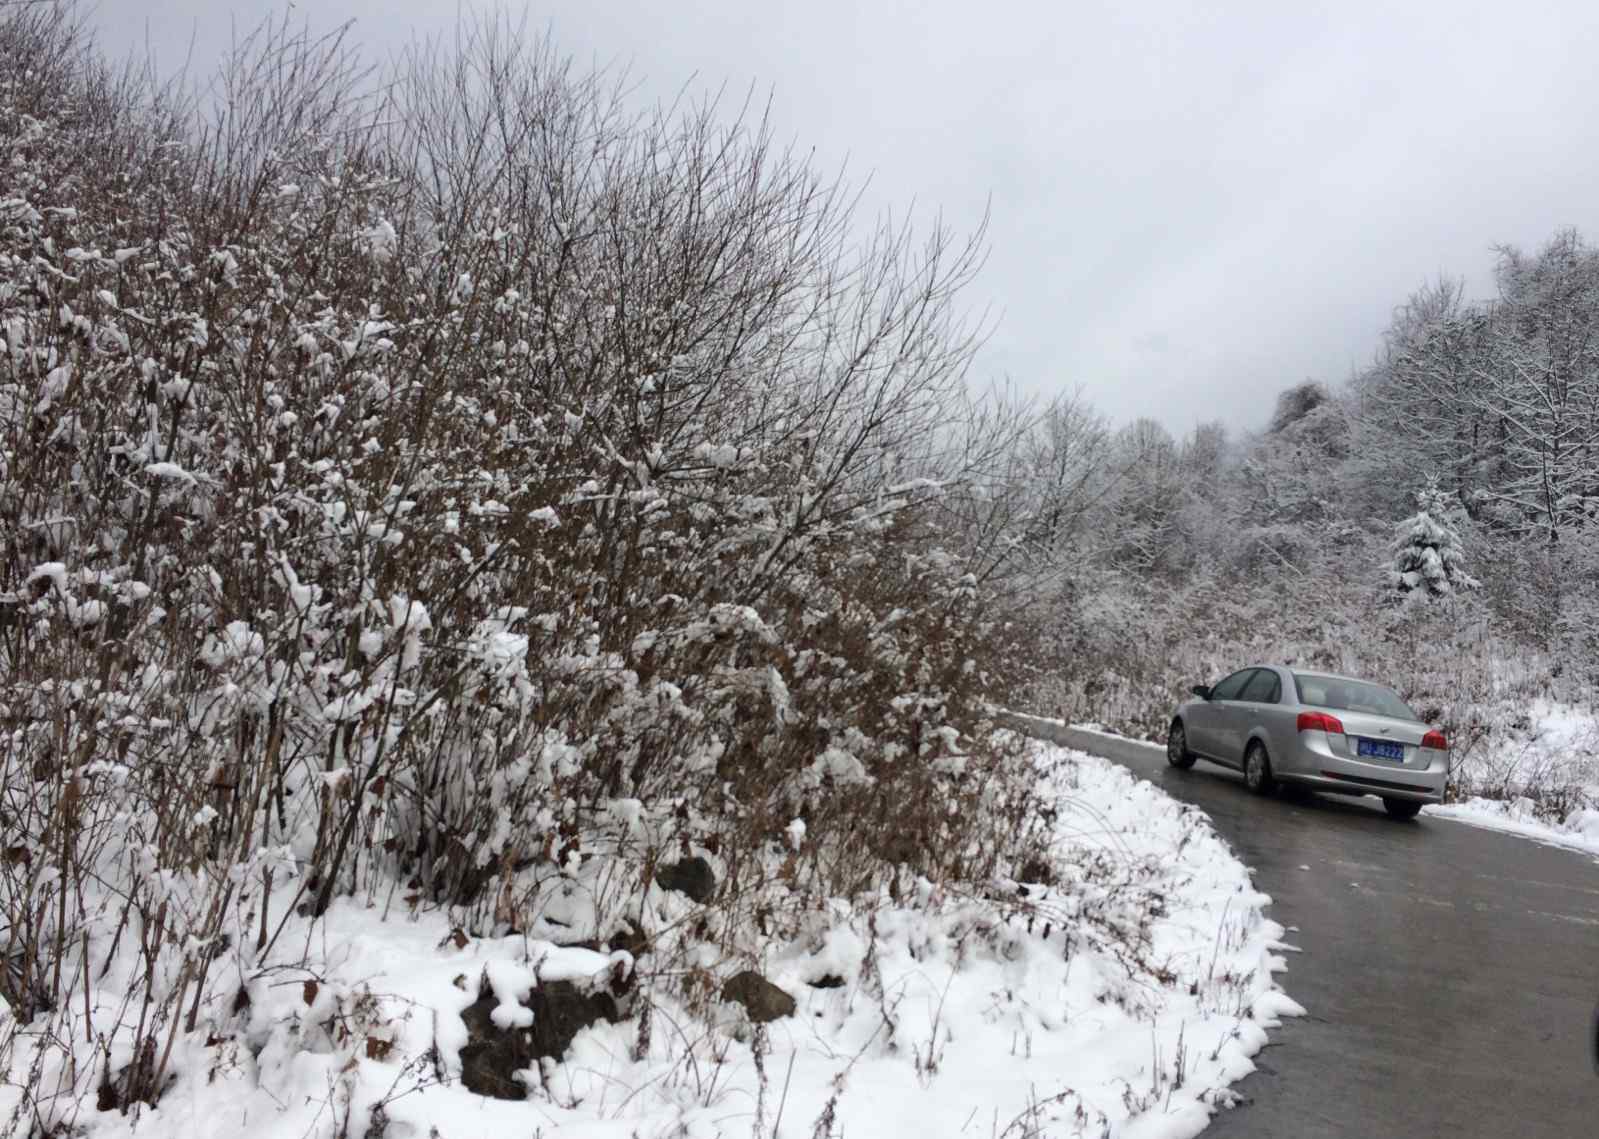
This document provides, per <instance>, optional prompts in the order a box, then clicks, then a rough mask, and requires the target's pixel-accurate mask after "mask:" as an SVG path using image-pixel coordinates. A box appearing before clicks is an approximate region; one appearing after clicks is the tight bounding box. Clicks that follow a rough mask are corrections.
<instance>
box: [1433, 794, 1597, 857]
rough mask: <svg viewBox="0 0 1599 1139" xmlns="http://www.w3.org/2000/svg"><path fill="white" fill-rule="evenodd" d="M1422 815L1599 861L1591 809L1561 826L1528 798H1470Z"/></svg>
mask: <svg viewBox="0 0 1599 1139" xmlns="http://www.w3.org/2000/svg"><path fill="white" fill-rule="evenodd" d="M1422 814H1423V815H1425V816H1427V817H1429V818H1435V819H1449V820H1452V821H1454V822H1457V823H1466V824H1468V825H1470V826H1474V827H1483V828H1484V829H1487V830H1495V831H1503V832H1504V833H1506V834H1513V835H1518V836H1520V837H1521V838H1530V839H1532V840H1533V841H1534V842H1541V843H1545V844H1547V845H1549V846H1558V847H1562V848H1564V849H1566V850H1575V851H1578V852H1580V853H1582V854H1588V855H1591V856H1593V857H1594V858H1599V811H1596V810H1594V809H1593V808H1591V807H1584V808H1580V809H1578V810H1576V811H1573V812H1572V813H1571V814H1570V815H1568V816H1567V817H1566V819H1565V821H1564V822H1563V823H1559V824H1556V823H1553V822H1550V821H1549V820H1548V819H1546V818H1544V817H1542V816H1541V815H1540V814H1539V812H1538V808H1537V804H1535V803H1534V802H1533V801H1532V800H1531V799H1526V798H1519V799H1485V798H1471V799H1466V800H1463V801H1462V802H1459V803H1445V804H1442V805H1441V806H1436V807H1425V808H1423V809H1422Z"/></svg>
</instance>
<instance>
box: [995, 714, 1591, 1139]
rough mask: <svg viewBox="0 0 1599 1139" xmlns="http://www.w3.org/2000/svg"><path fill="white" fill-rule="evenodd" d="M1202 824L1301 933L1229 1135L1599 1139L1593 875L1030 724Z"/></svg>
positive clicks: (1536, 850)
mask: <svg viewBox="0 0 1599 1139" xmlns="http://www.w3.org/2000/svg"><path fill="white" fill-rule="evenodd" d="M1016 726H1018V727H1021V728H1023V730H1025V731H1027V732H1028V733H1029V734H1032V735H1037V736H1042V737H1044V738H1048V739H1052V740H1054V741H1055V742H1057V743H1062V744H1065V745H1067V746H1069V747H1074V748H1078V749H1081V750H1083V751H1088V752H1091V753H1093V754H1096V755H1101V756H1104V757H1105V758H1107V759H1112V760H1115V761H1117V762H1119V763H1121V764H1124V765H1125V766H1127V767H1129V768H1131V769H1132V770H1133V771H1134V772H1135V773H1137V774H1138V775H1140V776H1142V777H1144V778H1147V779H1149V780H1150V781H1151V782H1153V783H1155V784H1156V785H1157V786H1159V787H1161V788H1162V789H1163V790H1165V791H1166V792H1168V793H1169V794H1171V795H1172V796H1173V797H1175V798H1178V799H1182V800H1183V801H1185V802H1189V803H1193V804H1195V805H1196V806H1198V807H1200V808H1201V809H1203V810H1204V811H1205V812H1206V813H1208V814H1209V815H1210V817H1211V819H1212V820H1213V821H1214V823H1215V826H1216V829H1217V831H1218V832H1219V833H1220V834H1221V835H1222V836H1223V837H1224V838H1226V839H1227V841H1228V842H1230V843H1231V844H1232V846H1233V848H1234V849H1235V850H1236V851H1237V852H1238V855H1239V857H1240V858H1242V859H1243V861H1244V862H1245V863H1246V864H1248V865H1249V866H1250V867H1252V868H1253V870H1254V874H1255V883H1256V885H1257V887H1258V888H1259V889H1261V890H1262V891H1264V892H1265V893H1267V894H1269V895H1271V897H1272V906H1271V909H1270V911H1269V913H1270V915H1271V917H1272V918H1273V920H1275V921H1277V922H1279V923H1281V924H1282V925H1284V926H1286V927H1288V929H1289V931H1290V932H1289V933H1288V935H1287V941H1288V943H1289V944H1291V945H1295V946H1298V947H1299V948H1300V949H1301V950H1302V952H1300V953H1292V954H1289V955H1288V970H1289V971H1288V973H1287V974H1286V975H1283V976H1281V977H1279V980H1280V981H1281V982H1282V984H1283V987H1284V988H1285V989H1286V990H1287V992H1288V994H1289V995H1290V996H1292V997H1293V998H1294V999H1295V1000H1297V1001H1298V1002H1299V1003H1300V1004H1302V1005H1304V1006H1305V1008H1306V1010H1307V1011H1308V1014H1309V1015H1308V1016H1305V1017H1302V1018H1298V1019H1294V1020H1288V1021H1285V1022H1284V1024H1283V1027H1282V1028H1281V1029H1279V1030H1276V1031H1274V1032H1273V1033H1272V1040H1271V1044H1270V1045H1268V1047H1267V1049H1266V1050H1265V1051H1263V1052H1262V1053H1261V1054H1260V1055H1259V1056H1257V1057H1256V1061H1255V1062H1256V1064H1257V1066H1258V1069H1259V1070H1258V1071H1256V1072H1255V1073H1254V1074H1253V1075H1251V1076H1249V1077H1247V1078H1245V1079H1244V1080H1243V1081H1241V1082H1240V1083H1239V1084H1237V1085H1235V1087H1234V1090H1235V1091H1237V1092H1239V1093H1241V1094H1242V1095H1243V1096H1244V1097H1245V1098H1246V1100H1247V1102H1246V1104H1245V1105H1244V1106H1240V1107H1239V1108H1237V1109H1236V1110H1233V1111H1224V1112H1222V1113H1220V1114H1219V1115H1217V1116H1216V1118H1215V1120H1214V1121H1213V1122H1212V1124H1211V1126H1210V1128H1209V1129H1208V1130H1207V1131H1206V1136H1207V1139H1208V1137H1211V1136H1215V1137H1220V1139H1235V1137H1238V1139H1242V1137H1251V1139H1253V1137H1256V1136H1258V1137H1260V1139H1321V1137H1323V1136H1326V1137H1332V1136H1339V1137H1345V1136H1362V1137H1364V1136H1371V1137H1385V1136H1406V1137H1412V1136H1414V1137H1422V1136H1449V1137H1450V1139H1456V1137H1464V1136H1473V1137H1475V1136H1484V1137H1493V1139H1498V1137H1501V1136H1503V1137H1506V1139H1511V1137H1514V1139H1533V1137H1537V1136H1548V1137H1550V1139H1557V1137H1558V1139H1573V1137H1575V1136H1583V1135H1596V1134H1599V1074H1596V1072H1595V1068H1594V1058H1593V1051H1592V1050H1593V1032H1594V1015H1595V1003H1596V1001H1599V864H1596V863H1595V862H1594V861H1593V860H1592V859H1591V858H1588V857H1586V856H1584V855H1581V854H1577V853H1574V852H1572V851H1568V850H1562V849H1557V848H1554V847H1550V846H1544V845H1540V844H1538V843H1535V842H1531V841H1529V840H1527V839H1524V838H1519V837H1516V836H1512V835H1506V834H1501V833H1497V832H1493V831H1487V830H1483V829H1481V828H1477V827H1471V826H1468V825H1465V824H1462V823H1457V822H1452V821H1449V820H1446V819H1434V818H1429V817H1427V816H1423V817H1422V818H1421V819H1419V820H1417V821H1415V822H1411V823H1396V822H1394V821H1393V820H1391V819H1389V818H1388V817H1387V816H1386V815H1385V814H1384V813H1383V812H1382V809H1381V806H1380V804H1378V802H1377V800H1375V799H1342V798H1337V797H1332V796H1316V795H1313V796H1303V797H1294V798H1288V799H1285V798H1280V797H1279V798H1273V799H1261V798H1257V797H1255V796H1253V795H1251V794H1250V793H1249V792H1248V791H1247V790H1246V789H1245V787H1244V785H1243V782H1242V779H1241V778H1240V777H1239V776H1237V775H1235V774H1233V773H1232V772H1228V771H1224V770H1223V769H1221V768H1217V767H1212V766H1210V765H1209V764H1206V763H1200V764H1199V765H1198V766H1196V767H1195V768H1193V769H1192V770H1189V771H1179V770H1177V769H1176V768H1173V767H1170V766H1169V765H1168V764H1167V763H1166V758H1165V754H1164V752H1163V751H1162V750H1160V749H1158V748H1155V747H1153V746H1151V745H1149V744H1143V743H1138V742H1136V741H1133V740H1125V739H1119V738H1116V737H1109V736H1103V735H1100V734H1099V733H1096V732H1085V731H1080V730H1077V729H1072V728H1064V727H1061V726H1060V725H1059V723H1058V722H1053V721H1043V720H1032V719H1031V718H1018V720H1017V723H1016Z"/></svg>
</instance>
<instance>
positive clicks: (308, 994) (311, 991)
mask: <svg viewBox="0 0 1599 1139" xmlns="http://www.w3.org/2000/svg"><path fill="white" fill-rule="evenodd" d="M321 989H322V987H321V986H320V985H318V984H317V983H316V982H315V981H307V982H306V983H305V988H304V989H303V990H302V991H301V995H302V996H303V997H305V1003H306V1004H307V1005H314V1004H316V995H317V993H319V992H320V991H321Z"/></svg>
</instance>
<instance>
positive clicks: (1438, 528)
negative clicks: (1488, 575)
mask: <svg viewBox="0 0 1599 1139" xmlns="http://www.w3.org/2000/svg"><path fill="white" fill-rule="evenodd" d="M1416 505H1417V506H1418V507H1419V509H1418V510H1417V511H1416V513H1415V514H1413V515H1411V516H1410V517H1409V518H1407V519H1405V520H1404V521H1403V522H1401V523H1400V524H1399V526H1398V537H1397V539H1396V540H1395V542H1394V560H1393V568H1392V570H1391V571H1390V572H1389V580H1390V581H1391V582H1392V583H1393V587H1394V589H1396V590H1397V591H1398V592H1400V593H1401V594H1405V595H1407V596H1413V597H1423V598H1425V597H1453V596H1454V595H1455V593H1456V592H1458V591H1459V590H1462V589H1472V588H1475V587H1476V586H1477V585H1478V582H1477V579H1476V578H1474V577H1472V576H1471V575H1470V574H1469V573H1467V572H1466V568H1465V551H1464V550H1462V549H1461V543H1460V535H1459V534H1457V533H1456V532H1455V529H1454V526H1453V525H1451V515H1454V514H1458V513H1459V511H1458V508H1456V509H1453V510H1452V509H1451V508H1450V504H1449V502H1448V501H1447V499H1446V498H1445V495H1444V492H1443V491H1441V490H1440V489H1439V488H1438V484H1437V483H1436V482H1434V483H1429V484H1428V485H1427V486H1425V487H1423V488H1422V489H1421V490H1420V491H1418V492H1417V494H1416Z"/></svg>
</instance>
